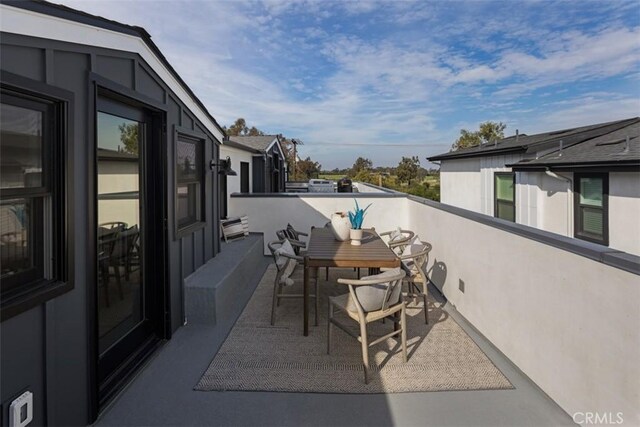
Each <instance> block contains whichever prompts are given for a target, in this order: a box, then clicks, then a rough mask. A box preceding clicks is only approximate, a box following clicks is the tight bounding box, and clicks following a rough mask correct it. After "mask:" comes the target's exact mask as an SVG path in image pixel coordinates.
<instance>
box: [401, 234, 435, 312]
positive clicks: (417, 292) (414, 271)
mask: <svg viewBox="0 0 640 427" xmlns="http://www.w3.org/2000/svg"><path fill="white" fill-rule="evenodd" d="M429 252H431V244H429V243H427V242H423V241H421V240H420V239H419V238H418V236H415V237H414V238H413V239H412V241H411V242H409V243H406V244H405V247H404V250H403V252H402V255H400V261H401V263H402V268H403V269H404V270H405V272H406V273H407V276H406V277H405V278H404V280H403V283H406V284H407V286H408V289H407V294H406V296H407V297H408V298H414V300H415V299H416V298H418V297H422V301H423V302H424V321H425V323H426V324H429V305H428V303H427V295H428V290H429V279H428V278H427V274H426V272H425V270H426V267H427V264H428V260H429Z"/></svg>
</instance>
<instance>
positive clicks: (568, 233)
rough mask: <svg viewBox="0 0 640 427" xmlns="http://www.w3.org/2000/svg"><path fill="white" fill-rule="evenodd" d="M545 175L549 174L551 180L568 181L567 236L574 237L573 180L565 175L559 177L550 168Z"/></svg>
mask: <svg viewBox="0 0 640 427" xmlns="http://www.w3.org/2000/svg"><path fill="white" fill-rule="evenodd" d="M544 173H545V174H547V175H548V176H550V177H551V178H555V179H559V180H561V181H566V182H567V184H568V188H567V236H568V237H572V235H573V233H572V230H571V222H572V221H571V213H572V210H573V209H572V200H571V199H572V197H571V196H572V194H571V192H572V189H573V180H572V179H571V178H568V177H566V176H563V175H558V174H557V173H555V172H551V170H549V168H548V167H547V168H546V170H545V171H544Z"/></svg>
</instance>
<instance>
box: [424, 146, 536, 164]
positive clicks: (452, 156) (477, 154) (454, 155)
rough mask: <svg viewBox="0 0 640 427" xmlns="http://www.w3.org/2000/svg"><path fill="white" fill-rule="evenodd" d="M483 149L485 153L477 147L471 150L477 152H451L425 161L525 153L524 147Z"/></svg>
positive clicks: (525, 148)
mask: <svg viewBox="0 0 640 427" xmlns="http://www.w3.org/2000/svg"><path fill="white" fill-rule="evenodd" d="M483 147H486V151H482V148H479V147H473V148H478V151H472V152H460V153H458V152H456V151H453V152H450V153H446V154H440V155H437V156H432V157H427V160H428V161H430V162H434V161H440V160H453V159H466V158H469V157H486V156H501V155H503V154H507V153H524V152H526V151H527V147H526V146H518V147H508V148H493V145H492V144H483Z"/></svg>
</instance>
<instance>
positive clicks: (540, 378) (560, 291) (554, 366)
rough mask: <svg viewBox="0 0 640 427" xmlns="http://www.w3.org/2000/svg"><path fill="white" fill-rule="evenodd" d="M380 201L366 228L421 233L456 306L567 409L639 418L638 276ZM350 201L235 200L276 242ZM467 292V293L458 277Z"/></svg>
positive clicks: (401, 202)
mask: <svg viewBox="0 0 640 427" xmlns="http://www.w3.org/2000/svg"><path fill="white" fill-rule="evenodd" d="M359 201H361V202H362V203H364V204H367V203H369V202H372V203H373V205H372V207H371V210H370V214H369V216H368V218H367V219H366V221H365V225H366V226H375V227H376V229H378V230H388V229H392V228H394V227H396V226H402V227H403V228H404V227H406V228H409V229H411V230H413V231H415V232H416V233H417V234H418V235H419V236H420V237H421V238H422V239H423V240H426V241H428V242H430V243H431V244H432V245H433V250H432V252H431V255H430V259H429V265H428V267H429V269H431V268H432V267H433V266H434V264H436V263H438V266H443V270H442V271H443V272H444V274H440V275H435V276H434V274H433V272H430V273H429V274H430V275H431V277H432V278H434V279H435V280H434V281H436V282H437V285H438V287H441V288H442V290H443V292H444V294H445V295H446V297H447V299H448V300H449V302H450V303H452V304H453V305H455V306H456V308H457V310H458V311H459V312H460V313H461V314H462V315H463V316H464V317H465V318H467V319H468V320H469V321H470V322H471V323H472V324H473V325H474V326H475V327H476V328H477V329H478V330H479V331H480V332H481V333H482V334H484V335H485V336H486V337H487V338H488V339H489V340H490V341H491V342H492V343H493V344H494V345H495V346H496V347H497V348H498V349H499V350H500V351H502V352H503V353H504V354H505V355H506V356H507V357H508V358H509V359H510V360H511V361H513V362H514V363H515V364H516V365H517V366H518V368H520V369H521V370H522V371H523V372H524V373H525V374H526V375H527V376H528V377H529V378H531V379H532V380H533V381H534V382H535V383H536V384H537V385H538V386H539V387H540V388H541V389H542V390H543V391H544V392H546V393H547V394H548V395H549V396H550V397H551V398H552V399H553V400H554V401H556V402H557V403H558V404H559V405H560V406H561V407H562V408H563V409H564V410H565V411H566V412H567V413H569V414H573V413H575V412H579V411H581V412H587V411H590V412H596V411H599V412H601V413H602V412H613V413H614V414H615V413H617V412H622V413H623V416H624V420H625V421H626V423H628V424H629V425H636V424H639V423H640V415H639V410H638V405H637V402H638V401H640V382H638V381H637V378H640V364H638V362H637V361H638V360H640V334H638V332H637V325H638V324H640V311H638V310H637V306H638V302H639V301H640V286H638V284H639V283H638V276H636V275H634V274H632V273H628V272H626V271H623V270H620V269H617V268H614V267H610V266H608V265H605V264H603V263H600V262H598V261H594V260H591V259H589V258H586V257H583V256H581V255H577V254H574V253H572V252H568V251H566V250H562V249H559V248H557V247H554V246H552V245H549V244H546V243H541V242H537V241H534V240H531V239H528V238H525V237H521V236H519V235H517V234H513V233H510V232H508V231H505V230H502V229H498V228H495V227H491V226H489V225H485V224H482V223H479V222H476V221H473V220H470V219H467V218H464V217H462V216H458V215H455V214H452V213H449V212H447V211H444V210H441V209H437V208H435V207H432V206H429V205H425V204H421V203H418V202H415V201H413V200H409V199H407V198H397V197H396V198H373V197H371V198H366V197H364V196H360V197H359ZM352 204H353V200H352V199H351V198H350V197H347V198H344V197H342V198H339V197H335V196H334V197H310V196H307V197H305V196H300V197H274V198H265V197H255V198H251V197H234V198H232V199H231V205H230V210H231V212H233V214H234V215H238V214H243V213H246V214H248V215H249V226H250V230H251V231H258V232H264V233H265V241H268V240H271V239H273V238H275V230H277V229H279V228H283V227H284V226H285V225H286V223H287V222H291V223H292V224H293V225H294V226H295V227H296V228H299V229H302V230H304V229H309V228H310V227H311V226H312V225H316V226H322V225H323V224H324V222H326V221H327V220H328V218H329V216H330V214H331V212H334V211H338V210H346V209H351V208H352ZM461 280H462V281H464V283H465V291H464V292H462V291H460V289H459V284H460V281H461Z"/></svg>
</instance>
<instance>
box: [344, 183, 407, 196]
mask: <svg viewBox="0 0 640 427" xmlns="http://www.w3.org/2000/svg"><path fill="white" fill-rule="evenodd" d="M354 184H358V185H360V184H362V185H366V186H368V187H372V188H375V189H376V190H380V191H384V192H385V193H391V194H403V195H405V194H406V193H403V192H400V191H396V190H392V189H391V188H386V187H380V186H379V185H375V184H369V183H368V182H360V181H355V182H354ZM351 194H353V193H351ZM355 194H368V193H355ZM373 194H375V193H373Z"/></svg>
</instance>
